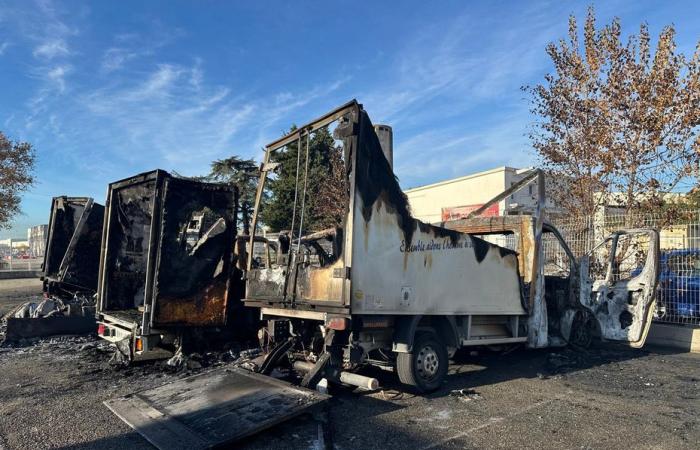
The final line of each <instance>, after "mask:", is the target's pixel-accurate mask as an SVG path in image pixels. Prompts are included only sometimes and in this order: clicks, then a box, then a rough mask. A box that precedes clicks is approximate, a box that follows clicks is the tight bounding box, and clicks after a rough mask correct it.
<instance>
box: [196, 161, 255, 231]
mask: <svg viewBox="0 0 700 450" xmlns="http://www.w3.org/2000/svg"><path fill="white" fill-rule="evenodd" d="M259 176H260V170H259V169H258V165H257V164H256V163H255V161H254V160H253V159H241V158H240V157H238V156H231V157H229V158H225V159H217V160H215V161H214V162H212V163H211V171H210V173H209V175H208V176H207V177H206V178H207V179H209V180H212V181H218V182H223V183H228V184H230V185H233V186H236V187H237V188H238V204H239V205H238V206H239V211H240V216H241V222H242V223H243V234H250V220H251V216H252V214H253V208H254V206H255V192H256V188H257V185H258V178H259Z"/></svg>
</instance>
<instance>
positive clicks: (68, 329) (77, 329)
mask: <svg viewBox="0 0 700 450" xmlns="http://www.w3.org/2000/svg"><path fill="white" fill-rule="evenodd" d="M96 329H97V323H96V322H95V317H94V316H86V317H83V316H75V317H66V316H56V317H32V318H18V317H8V319H7V331H6V332H5V333H6V334H5V340H6V341H16V340H18V339H26V338H35V337H46V336H55V335H59V334H87V333H93V332H95V330H96Z"/></svg>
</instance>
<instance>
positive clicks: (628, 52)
mask: <svg viewBox="0 0 700 450" xmlns="http://www.w3.org/2000/svg"><path fill="white" fill-rule="evenodd" d="M621 34H622V32H621V27H620V20H619V19H618V18H615V19H614V20H613V21H612V22H611V23H610V24H608V25H605V26H604V27H602V28H599V29H596V23H595V14H594V10H593V8H592V7H591V8H589V10H588V16H587V18H586V22H585V25H584V28H583V34H582V37H583V42H579V30H578V26H577V23H576V19H575V17H573V16H571V17H570V18H569V36H568V39H561V40H559V42H557V43H550V44H549V45H548V46H547V49H546V51H547V54H548V55H549V56H550V57H551V59H552V62H553V63H554V72H553V73H550V74H548V75H546V76H545V81H544V83H542V84H539V85H536V86H534V87H525V88H523V89H525V90H526V91H528V92H529V93H530V94H531V111H532V113H533V114H534V115H535V116H536V117H537V121H536V123H535V124H534V127H533V129H532V131H531V132H530V138H531V141H532V145H533V147H534V148H535V150H536V152H537V154H538V156H539V158H540V160H541V164H542V166H543V167H544V168H545V170H546V171H547V172H548V174H549V180H550V181H549V184H550V189H549V192H548V194H549V195H550V196H551V197H552V199H553V200H554V201H555V202H556V203H557V204H558V205H559V206H560V207H562V208H563V209H565V210H566V211H567V213H569V214H574V215H591V214H593V213H594V212H595V210H596V208H597V207H598V206H600V204H602V203H603V202H606V201H610V199H611V197H617V198H616V202H617V203H619V204H621V205H623V206H624V208H625V209H626V211H627V212H631V211H639V210H642V209H644V208H647V207H650V206H653V207H658V206H661V205H662V204H664V203H668V202H665V198H664V194H665V193H668V192H673V191H679V190H687V189H688V188H689V187H690V186H689V185H687V184H688V183H694V182H695V180H697V176H698V163H699V162H700V136H699V130H700V126H699V125H700V43H699V44H698V47H697V48H696V51H695V54H694V55H693V57H692V58H687V57H686V56H684V55H683V54H680V53H677V52H676V44H675V41H674V38H675V30H674V28H673V26H672V25H669V26H666V27H664V28H663V30H662V31H661V34H660V35H659V38H658V42H657V43H656V48H655V51H654V52H652V50H651V49H652V43H651V38H650V34H649V29H648V26H647V25H646V24H642V25H641V26H640V28H639V34H637V35H632V36H630V37H629V38H628V40H627V41H626V43H623V40H622V37H621ZM652 53H653V54H652ZM672 209H673V208H668V205H666V208H664V210H665V211H667V212H671V211H672Z"/></svg>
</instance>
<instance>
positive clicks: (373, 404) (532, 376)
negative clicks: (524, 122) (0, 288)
mask: <svg viewBox="0 0 700 450" xmlns="http://www.w3.org/2000/svg"><path fill="white" fill-rule="evenodd" d="M15 288H16V286H15ZM35 288H36V286H29V287H28V288H26V289H28V291H29V292H33V291H34V290H35ZM505 350H506V349H492V350H489V351H486V350H484V351H481V352H479V353H478V354H465V355H457V357H456V358H455V360H454V361H453V364H452V365H451V367H450V375H449V376H448V378H447V382H446V383H445V385H444V386H443V387H442V388H441V389H440V390H439V391H437V392H435V393H433V394H430V395H427V396H417V395H414V394H411V393H409V392H406V391H405V390H404V388H403V387H402V386H401V385H400V384H399V383H398V382H397V381H396V378H395V376H394V374H392V373H389V372H383V371H378V370H377V371H371V370H370V371H368V372H365V373H367V374H370V375H372V376H375V377H377V378H378V379H379V380H380V384H381V389H380V390H377V391H375V392H361V391H351V390H349V389H346V388H341V387H338V388H335V389H334V390H333V392H332V393H333V394H334V397H333V399H332V400H331V402H330V421H331V427H332V431H333V436H334V445H335V447H336V448H338V449H365V448H367V449H402V450H405V449H409V448H410V449H414V448H417V449H423V448H438V449H439V448H467V449H511V448H519V449H530V448H532V449H534V448H537V449H562V448H566V449H568V448H571V449H574V448H575V449H630V448H634V449H697V448H698V442H700V426H699V425H698V411H700V355H698V354H688V353H675V352H672V351H668V350H664V349H659V348H646V349H643V350H630V349H628V348H624V347H615V346H607V345H606V346H597V347H595V348H593V349H591V350H588V351H585V352H579V351H574V350H569V349H558V350H547V351H542V350H537V351H533V350H526V349H522V348H519V349H514V350H511V351H505ZM110 357H111V351H110V349H109V347H108V346H107V345H106V344H104V343H102V342H99V341H98V340H96V338H95V337H79V338H75V337H62V338H53V339H44V340H41V341H36V342H30V343H27V344H26V345H24V346H21V347H16V348H0V373H1V374H2V381H1V382H0V448H8V449H36V448H79V449H93V448H94V449H98V448H99V449H148V448H152V447H151V446H150V444H148V442H146V441H145V440H144V439H143V438H141V437H140V436H139V435H138V434H137V433H135V432H133V431H132V430H131V429H130V428H129V427H128V426H127V425H125V424H124V423H122V422H121V421H120V420H119V419H118V418H117V417H116V416H114V415H113V414H112V413H111V412H110V411H109V410H108V409H107V408H106V407H105V406H104V405H103V404H102V402H103V401H104V400H107V399H110V398H113V397H116V396H121V395H125V394H128V393H131V392H134V391H137V390H141V389H146V388H150V387H155V386H158V385H160V384H162V383H164V382H166V381H169V380H174V379H177V378H182V377H185V376H187V375H188V374H191V373H195V372H193V371H190V372H188V371H178V372H173V371H172V370H168V369H166V368H165V366H164V365H163V364H162V363H155V364H154V363H149V364H141V365H136V366H131V367H128V368H115V367H113V366H111V365H110V364H109V363H108V361H109V359H110ZM202 370H207V368H206V367H205V368H204V369H202ZM317 440H318V430H317V424H316V422H315V421H314V420H313V418H311V417H307V416H302V417H300V418H297V419H294V420H292V421H290V422H288V423H285V424H283V425H280V426H277V427H275V428H272V429H269V430H267V431H266V432H263V433H261V434H259V435H256V436H253V437H251V438H248V439H246V440H245V441H243V442H240V443H238V445H237V448H245V449H275V448H291V449H309V448H315V446H317Z"/></svg>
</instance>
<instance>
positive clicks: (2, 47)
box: [0, 42, 10, 56]
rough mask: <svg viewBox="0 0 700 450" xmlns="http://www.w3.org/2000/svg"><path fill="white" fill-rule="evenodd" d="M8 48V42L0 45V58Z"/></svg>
mask: <svg viewBox="0 0 700 450" xmlns="http://www.w3.org/2000/svg"><path fill="white" fill-rule="evenodd" d="M9 47H10V43H9V42H3V43H2V44H0V56H2V55H3V54H5V50H7V49H8V48H9Z"/></svg>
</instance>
